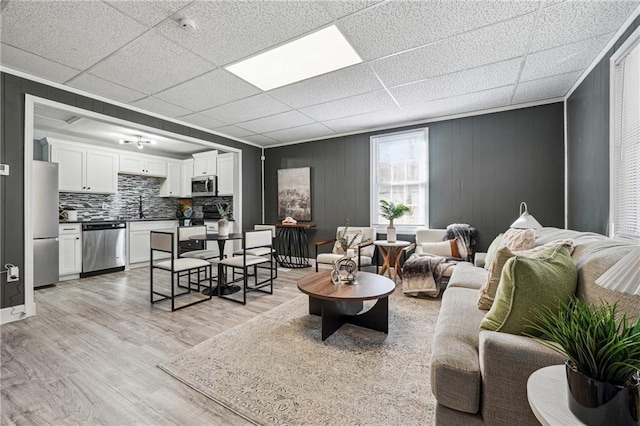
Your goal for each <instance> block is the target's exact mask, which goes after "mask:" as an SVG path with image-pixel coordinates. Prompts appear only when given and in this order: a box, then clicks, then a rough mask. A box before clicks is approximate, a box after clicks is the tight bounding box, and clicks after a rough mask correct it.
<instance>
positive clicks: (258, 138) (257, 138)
mask: <svg viewBox="0 0 640 426" xmlns="http://www.w3.org/2000/svg"><path fill="white" fill-rule="evenodd" d="M242 139H244V140H246V141H249V142H253V143H256V144H258V145H261V146H269V145H275V144H277V143H278V141H277V140H275V139H271V138H268V137H266V136H264V135H253V136H245V137H244V138H242Z"/></svg>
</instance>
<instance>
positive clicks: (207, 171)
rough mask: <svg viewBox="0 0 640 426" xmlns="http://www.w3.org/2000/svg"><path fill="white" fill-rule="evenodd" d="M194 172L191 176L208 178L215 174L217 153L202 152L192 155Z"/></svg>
mask: <svg viewBox="0 0 640 426" xmlns="http://www.w3.org/2000/svg"><path fill="white" fill-rule="evenodd" d="M193 160H194V170H193V176H208V175H215V174H217V170H218V161H217V160H218V151H209V152H202V153H199V154H193Z"/></svg>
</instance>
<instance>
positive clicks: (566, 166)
mask: <svg viewBox="0 0 640 426" xmlns="http://www.w3.org/2000/svg"><path fill="white" fill-rule="evenodd" d="M562 114H563V120H562V121H563V123H562V127H563V134H564V229H569V136H568V135H569V130H568V128H567V102H566V101H564V102H563V103H562Z"/></svg>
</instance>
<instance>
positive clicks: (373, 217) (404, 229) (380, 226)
mask: <svg viewBox="0 0 640 426" xmlns="http://www.w3.org/2000/svg"><path fill="white" fill-rule="evenodd" d="M418 133H423V137H424V140H425V143H426V149H425V152H426V154H425V155H426V158H425V163H426V165H427V173H426V174H425V200H424V201H425V214H424V215H425V217H424V223H423V224H422V223H421V224H416V225H404V224H397V223H396V224H394V226H395V228H396V233H397V234H414V233H415V232H416V230H417V229H423V228H428V227H429V128H428V127H423V128H419V129H413V130H404V131H401V132H393V133H383V134H378V135H373V136H371V137H370V138H369V141H370V142H369V143H370V152H371V155H370V167H369V169H370V179H369V193H370V195H369V200H370V208H369V214H370V218H369V222H370V224H371V225H370V226H372V227H374V228H376V231H377V232H381V233H386V232H387V231H386V230H387V226H388V225H389V224H388V223H377V221H378V213H379V211H380V204H379V200H378V191H377V181H378V180H377V171H378V148H377V145H378V143H379V142H380V141H382V140H385V139H387V138H397V137H398V136H400V135H403V134H418Z"/></svg>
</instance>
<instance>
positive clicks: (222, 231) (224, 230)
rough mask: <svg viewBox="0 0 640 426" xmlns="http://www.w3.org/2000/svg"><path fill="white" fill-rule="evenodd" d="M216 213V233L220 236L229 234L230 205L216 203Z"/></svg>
mask: <svg viewBox="0 0 640 426" xmlns="http://www.w3.org/2000/svg"><path fill="white" fill-rule="evenodd" d="M216 207H217V208H218V214H219V215H220V219H219V220H218V235H219V236H221V237H227V236H229V217H230V216H231V205H229V204H227V207H226V208H225V207H224V206H223V205H222V204H221V203H217V204H216Z"/></svg>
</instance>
